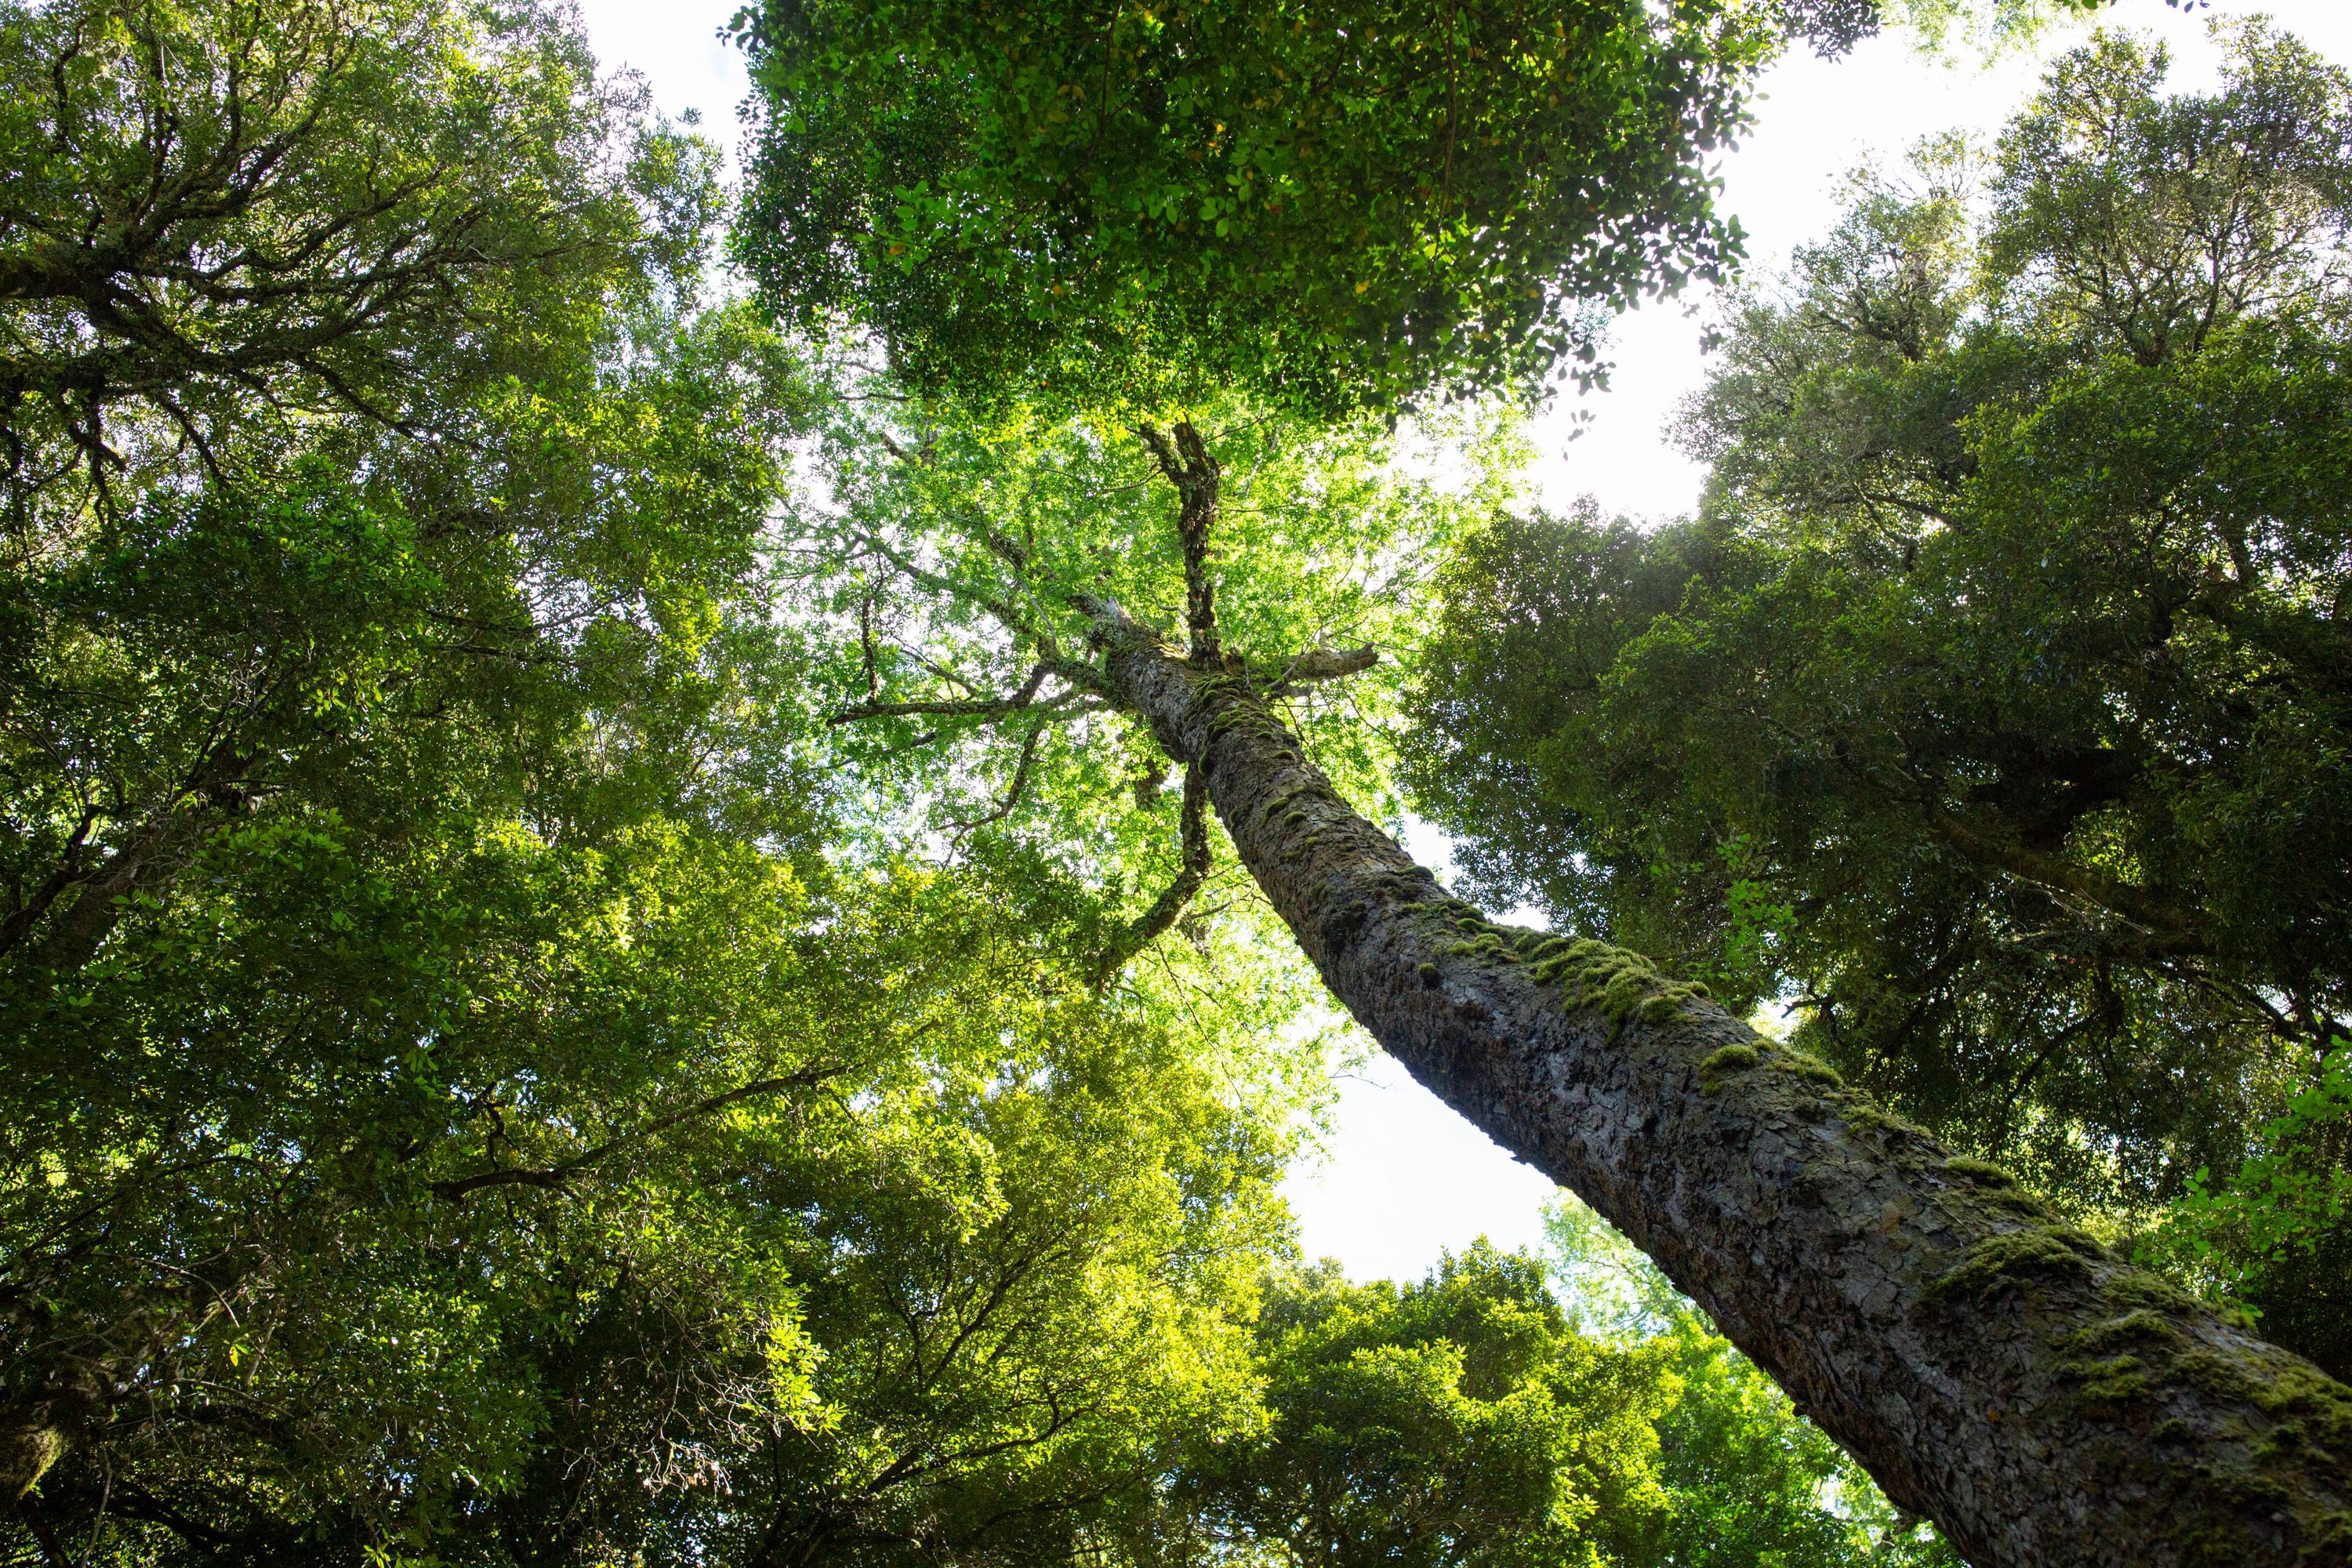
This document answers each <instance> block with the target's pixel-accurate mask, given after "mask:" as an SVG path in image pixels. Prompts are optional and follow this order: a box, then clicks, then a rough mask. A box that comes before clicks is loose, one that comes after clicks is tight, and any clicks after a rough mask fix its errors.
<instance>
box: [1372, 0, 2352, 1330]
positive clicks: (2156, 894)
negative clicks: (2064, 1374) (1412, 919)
mask: <svg viewBox="0 0 2352 1568" xmlns="http://www.w3.org/2000/svg"><path fill="white" fill-rule="evenodd" d="M2231 48H2232V51H2233V53H2232V60H2233V63H2232V65H2231V68H2230V72H2229V74H2228V76H2227V77H2226V79H2225V80H2224V82H2223V85H2222V88H2221V90H2220V91H2219V92H2218V93H2217V94H2214V95H2212V96H2208V97H2196V96H2184V97H2166V96H2164V94H2163V93H2162V91H2161V82H2162V77H2163V72H2164V65H2165V62H2164V60H2163V58H2162V56H2161V54H2160V53H2156V52H2151V51H2149V50H2147V49H2145V48H2143V47H2141V46H2139V45H2137V44H2135V43H2132V42H2131V41H2129V40H2128V39H2126V38H2122V37H2106V38H2103V39H2102V40H2100V41H2099V42H2096V43H2095V44H2094V45H2092V46H2091V47H2087V48H2085V49H2083V50H2081V51H2078V52H2076V53H2075V54H2073V55H2070V56H2068V57H2066V58H2064V59H2063V60H2061V61H2060V62H2059V63H2058V64H2057V65H2056V66H2055V67H2054V68H2053V71H2052V74H2051V76H2050V79H2049V82H2048V85H2047V86H2046V88H2045V89H2044V91H2043V93H2042V97H2041V98H2040V99H2039V100H2036V102H2035V103H2034V104H2033V105H2032V106H2031V107H2030V108H2029V109H2028V110H2026V111H2025V112H2024V113H2023V115H2022V116H2021V118H2020V119H2019V120H2018V121H2016V123H2015V124H2013V125H2012V126H2011V129H2010V131H2009V132H2008V133H2007V134H2006V135H2005V136H2004V138H2003V139H2002V141H2001V142H2000V149H1999V152H1998V154H1997V156H1996V157H1995V158H1994V159H1993V161H1992V163H1990V166H1989V167H1986V168H1984V169H1982V170H1981V174H1982V178H1983V180H1984V184H1985V188H1986V189H1987V191H1988V193H1989V195H1990V216H1989V217H1988V218H1987V219H1986V221H1985V222H1984V224H1983V225H1982V226H1981V227H1972V226H1971V220H1970V219H1969V216H1968V214H1969V192H1970V189H1971V182H1972V181H1973V180H1975V179H1977V178H1978V177H1979V165H1978V164H1977V163H1975V162H1973V161H1972V158H1971V156H1970V155H1969V154H1967V153H1965V152H1964V151H1962V150H1961V149H1959V148H1958V147H1957V146H1946V147H1942V148H1939V149H1931V150H1929V151H1928V152H1927V153H1926V154H1924V155H1923V157H1924V161H1923V163H1922V164H1921V174H1922V183H1921V184H1918V185H1916V186H1895V185H1889V184H1880V183H1870V182H1864V183H1863V184H1860V185H1858V186H1857V189H1856V195H1855V198H1854V203H1853V206H1852V208H1851V210H1850V213H1849V216H1848V217H1847V219H1846V221H1845V222H1844V223H1843V225H1842V226H1840V228H1839V229H1838V230H1837V231H1836V233H1835V234H1833V235H1832V237H1830V238H1829V239H1827V240H1826V241H1824V242H1823V243H1822V244H1821V245H1819V246H1816V247H1811V248H1810V249H1808V250H1804V251H1802V252H1801V253H1800V256H1799V265H1798V270H1797V275H1796V277H1795V278H1794V279H1792V281H1791V284H1790V288H1789V289H1788V290H1787V291H1786V292H1785V293H1784V294H1782V295H1780V296H1776V297H1757V298H1753V299H1750V300H1747V301H1746V302H1745V303H1744V304H1742V305H1741V307H1740V308H1739V309H1738V312H1737V314H1736V318H1735V320H1734V322H1733V324H1732V329H1731V331H1730V334H1729V342H1728V347H1727V353H1726V357H1725V361H1724V363H1723V365H1722V367H1721V368H1720V369H1719V370H1718V371H1717V374H1716V375H1715V376H1714V377H1713V379H1712V381H1711V383H1710V384H1709V386H1708V388H1707V390H1706V392H1705V393H1704V394H1703V395H1701V396H1700V397H1698V398H1697V399H1696V401H1695V402H1694V403H1693V404H1692V405H1691V406H1690V408H1689V410H1688V412H1687V416H1686V423H1685V434H1686V437H1687V438H1688V440H1689V441H1690V442H1691V444H1692V446H1693V447H1694V448H1695V449H1696V450H1697V451H1699V452H1701V453H1702V454H1704V455H1706V457H1708V458H1710V459H1711V460H1712V461H1713V464H1714V479H1713V482H1712V485H1711V487H1710V489H1709V491H1708V496H1707V500H1706V506H1705V508H1704V510H1703V511H1702V514H1701V515H1700V517H1699V518H1698V519H1696V521H1688V522H1684V523H1681V524H1677V525H1675V526H1674V527H1671V528H1668V529H1664V530H1662V531H1659V532H1657V533H1655V534H1651V535H1643V534H1640V533H1637V532H1634V531H1632V530H1630V529H1627V528H1625V527H1623V526H1622V525H1621V526H1615V527H1612V526H1609V525H1606V524H1604V523H1602V522H1601V521H1600V520H1599V519H1597V518H1594V517H1591V516H1589V515H1588V516H1583V517H1577V518H1570V519H1564V520H1539V521H1497V522H1496V524H1495V525H1494V526H1493V527H1492V528H1491V529H1490V530H1489V531H1487V532H1486V533H1485V534H1484V535H1483V536H1480V537H1478V538H1476V539H1475V540H1474V541H1472V542H1470V543H1469V544H1468V545H1466V546H1465V549H1464V550H1463V552H1461V553H1460V555H1459V556H1458V557H1457V559H1456V561H1455V563H1454V566H1453V567H1452V569H1451V572H1450V574H1449V576H1448V578H1447V581H1446V589H1447V595H1448V609H1447V612H1446V616H1445V619H1444V626H1443V629H1442V631H1441V634H1440V636H1439V637H1438V638H1437V641H1436V644H1435V647H1434V648H1433V657H1432V658H1431V661H1430V664H1429V667H1428V673H1427V676H1426V678H1425V679H1424V681H1423V687H1422V689H1421V693H1420V698H1419V706H1420V712H1421V726H1420V728H1419V730H1418V731H1417V736H1416V738H1415V739H1414V740H1413V741H1412V742H1411V746H1412V763H1411V772H1412V778H1413V780H1414V782H1415V784H1417V786H1418V788H1419V790H1420V793H1421V797H1422V799H1423V802H1424V803H1425V805H1426V808H1427V809H1429V810H1430V811H1431V812H1432V813H1433V815H1435V816H1438V817H1439V818H1440V819H1441V820H1443V821H1444V822H1446V823H1447V824H1448V825H1450V826H1454V827H1455V828H1457V829H1459V830H1461V831H1463V832H1465V834H1466V835H1467V836H1468V837H1469V839H1470V847H1469V848H1468V850H1467V852H1466V854H1465V864H1466V865H1467V866H1469V868H1471V869H1472V871H1473V873H1474V875H1475V878H1476V879H1478V881H1479V882H1480V883H1481V884H1482V885H1483V886H1484V887H1485V888H1486V889H1488V890H1490V891H1492V892H1494V893H1496V894H1497V895H1500V896H1501V897H1503V898H1505V899H1515V898H1522V897H1533V898H1537V899H1539V900H1543V901H1544V902H1546V903H1548V904H1549V905H1550V906H1551V907H1552V908H1553V909H1554V910H1557V911H1558V912H1559V914H1560V915H1561V916H1563V917H1564V918H1565V919H1567V920H1569V921H1575V922H1577V923H1579V924H1581V925H1583V926H1585V927H1586V928H1587V929H1591V930H1594V931H1599V932H1601V933H1605V934H1606V935H1607V936H1608V937H1609V938H1610V940H1612V941H1617V942H1627V943H1629V944H1631V945H1633V946H1636V947H1640V948H1643V950H1645V951H1649V952H1654V953H1655V954H1656V955H1657V956H1658V957H1659V958H1660V960H1661V961H1662V962H1667V963H1675V964H1676V965H1678V966H1680V967H1683V968H1684V969H1685V970H1686V971H1687V972H1689V973H1696V974H1700V975H1703V976H1706V978H1708V979H1709V980H1711V981H1713V982H1716V983H1717V989H1718V990H1719V991H1723V992H1727V993H1728V994H1733V995H1735V996H1738V997H1740V998H1755V997H1759V996H1768V995H1773V994H1781V995H1786V996H1789V997H1792V998H1794V999H1796V1000H1797V1002H1798V1004H1799V1008H1800V1016H1801V1025H1800V1038H1801V1043H1802V1044H1804V1045H1805V1046H1806V1047H1808V1048H1810V1049H1811V1050H1813V1051H1815V1052H1817V1053H1818V1054H1820V1055H1821V1056H1822V1057H1825V1058H1829V1059H1831V1060H1832V1061H1833V1062H1835V1063H1836V1064H1837V1065H1838V1066H1839V1067H1841V1068H1844V1069H1845V1070H1846V1071H1847V1072H1849V1073H1850V1074H1853V1075H1855V1076H1857V1077H1859V1078H1860V1079H1862V1080H1863V1081H1864V1083H1865V1084H1866V1085H1867V1086H1868V1087H1869V1088H1871V1089H1873V1090H1874V1091H1875V1092H1878V1093H1880V1094H1883V1095H1885V1096H1886V1097H1888V1098H1889V1099H1891V1100H1893V1101H1895V1103H1896V1104H1898V1105H1900V1106H1902V1107H1904V1108H1905V1109H1906V1110H1909V1111H1910V1112H1911V1113H1912V1114H1914V1115H1916V1116H1919V1117H1921V1118H1923V1119H1925V1120H1927V1121H1929V1122H1930V1123H1931V1124H1932V1125H1934V1126H1936V1127H1937V1129H1938V1130H1940V1131H1944V1132H1945V1133H1946V1134H1947V1135H1949V1136H1956V1137H1958V1138H1959V1139H1961V1140H1963V1141H1964V1142H1971V1143H1974V1144H1976V1145H1978V1146H1979V1147H1981V1148H1984V1149H1986V1150H1988V1151H1992V1150H1999V1151H2001V1152H2004V1153H2005V1155H2006V1156H2007V1157H2009V1158H2011V1159H2013V1160H2014V1161H2016V1162H2017V1163H2019V1167H2020V1169H2021V1170H2022V1171H2024V1172H2026V1173H2029V1174H2031V1175H2032V1176H2033V1177H2034V1178H2035V1179H2036V1181H2037V1184H2041V1185H2043V1186H2045V1187H2047V1188H2050V1189H2051V1190H2053V1192H2055V1193H2057V1194H2061V1195H2063V1196H2064V1197H2065V1198H2066V1199H2067V1201H2068V1202H2070V1203H2072V1204H2074V1205H2077V1206H2082V1205H2090V1206H2094V1207H2108V1208H2111V1209H2115V1210H2117V1211H2119V1213H2118V1215H2117V1217H2120V1218H2124V1219H2125V1220H2126V1221H2127V1222H2128V1221H2129V1220H2131V1218H2132V1217H2133V1216H2135V1215H2137V1216H2138V1217H2140V1218H2142V1219H2144V1218H2145V1217H2146V1215H2147V1214H2148V1212H2149V1210H2150V1205H2157V1204H2160V1203H2162V1202H2165V1201H2167V1200H2168V1199H2170V1198H2172V1197H2174V1196H2176V1195H2177V1194H2179V1193H2180V1192H2181V1191H2182V1188H2183V1184H2184V1183H2185V1182H2186V1180H2187V1178H2188V1177H2189V1174H2190V1173H2192V1172H2193V1171H2195V1170H2196V1169H2197V1168H2198V1167H2199V1166H2200V1165H2209V1164H2210V1166H2211V1167H2212V1168H2213V1169H2215V1170H2217V1171H2222V1172H2228V1171H2231V1170H2234V1169H2236V1167H2237V1166H2238V1164H2239V1163H2240V1162H2241V1161H2242V1160H2243V1159H2245V1158H2246V1156H2247V1155H2248V1154H2249V1153H2250V1152H2252V1149H2253V1145H2252V1142H2250V1137H2251V1135H2252V1134H2253V1132H2254V1131H2255V1130H2256V1129H2257V1128H2259V1126H2260V1125H2261V1123H2262V1122H2263V1120H2264V1118H2265V1117H2266V1116H2268V1115H2273V1114H2276V1113H2277V1112H2278V1111H2279V1110H2281V1109H2282V1108H2283V1107H2284V1104H2285V1101H2286V1100H2287V1098H2288V1097H2290V1096H2291V1095H2293V1094H2294V1092H2295V1090H2296V1089H2298V1088H2300V1087H2302V1086H2304V1085H2307V1084H2309V1083H2311V1082H2313V1081H2315V1079H2316V1076H2317V1072H2318V1068H2319V1064H2320V1062H2321V1059H2322V1058H2323V1056H2324V1055H2325V1054H2326V1052H2327V1051H2328V1050H2330V1049H2331V1048H2332V1047H2333V1045H2334V1042H2335V1040H2336V1036H2337V1034H2338V1032H2339V1031H2340V1030H2341V1029H2342V1027H2343V1021H2344V1019H2345V1018H2346V1016H2347V1012H2352V970H2347V968H2346V966H2345V962H2344V958H2345V954H2346V953H2347V952H2352V810H2347V803H2352V772H2347V768H2352V689H2347V686H2346V683H2345V680H2344V671H2345V670H2346V669H2347V668H2352V640H2347V638H2352V630H2347V627H2352V622H2347V614H2352V609H2347V606H2352V533H2348V532H2347V512H2346V510H2345V500H2344V498H2345V497H2346V495H2347V493H2352V425H2347V416H2346V410H2347V407H2352V366H2347V352H2352V300H2347V296H2346V294H2345V292H2344V274H2343V272H2342V269H2341V262H2340V258H2341V255H2342V250H2341V247H2342V246H2343V245H2344V243H2345V242H2346V240H2347V237H2352V95H2347V84H2346V80H2345V79H2344V76H2343V74H2342V73H2341V72H2339V71H2336V70H2335V69H2333V68H2328V67H2326V66H2325V65H2324V64H2322V63H2321V62H2320V61H2318V60H2317V59H2316V58H2314V57H2313V56H2312V55H2310V54H2309V53H2308V52H2307V51H2305V50H2304V49H2303V48H2301V47H2299V46H2297V45H2296V44H2294V42H2292V41H2291V40H2288V39H2286V38H2284V37H2280V36H2279V35H2277V34H2275V33H2273V32H2272V31H2270V30H2268V29H2266V28H2264V27H2263V26H2259V25H2254V24H2243V25H2237V26H2236V27H2235V30H2234V31H2233V32H2232V33H2231ZM2301 1256H2302V1261H2300V1262H2298V1263H2297V1264H2296V1265H2295V1266H2294V1267H2296V1268H2304V1267H2306V1266H2308V1265H2309V1264H2310V1262H2311V1261H2312V1260H2313V1259H2315V1258H2317V1257H2318V1256H2319V1255H2318V1254H2317V1253H2311V1254H2305V1255H2301ZM2282 1281H2283V1282H2282V1288H2284V1277H2282ZM2265 1288H2266V1287H2263V1286H2259V1285H2255V1284H2252V1283H2249V1284H2248V1285H2247V1286H2246V1289H2249V1290H2250V1291H2255V1292H2259V1290H2261V1289H2265ZM2305 1294H2307V1289H2305ZM2290 1317H2294V1314H2293V1313H2290ZM2307 1317H2308V1315H2307V1314H2305V1316H2303V1317H2295V1318H2294V1321H2306V1320H2307ZM2282 1321H2285V1320H2282ZM2280 1331H2282V1332H2292V1331H2291V1330H2287V1329H2284V1328H2282V1329H2281V1330H2280ZM2326 1337H2327V1336H2326V1334H2321V1335H2320V1336H2319V1337H2318V1338H2315V1339H2314V1340H2312V1341H2311V1342H2310V1343H2311V1344H2312V1345H2313V1347H2314V1348H2315V1349H2318V1348H2319V1347H2320V1345H2321V1343H2322V1342H2323V1341H2324V1340H2326ZM2290 1342H2294V1341H2290Z"/></svg>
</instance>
